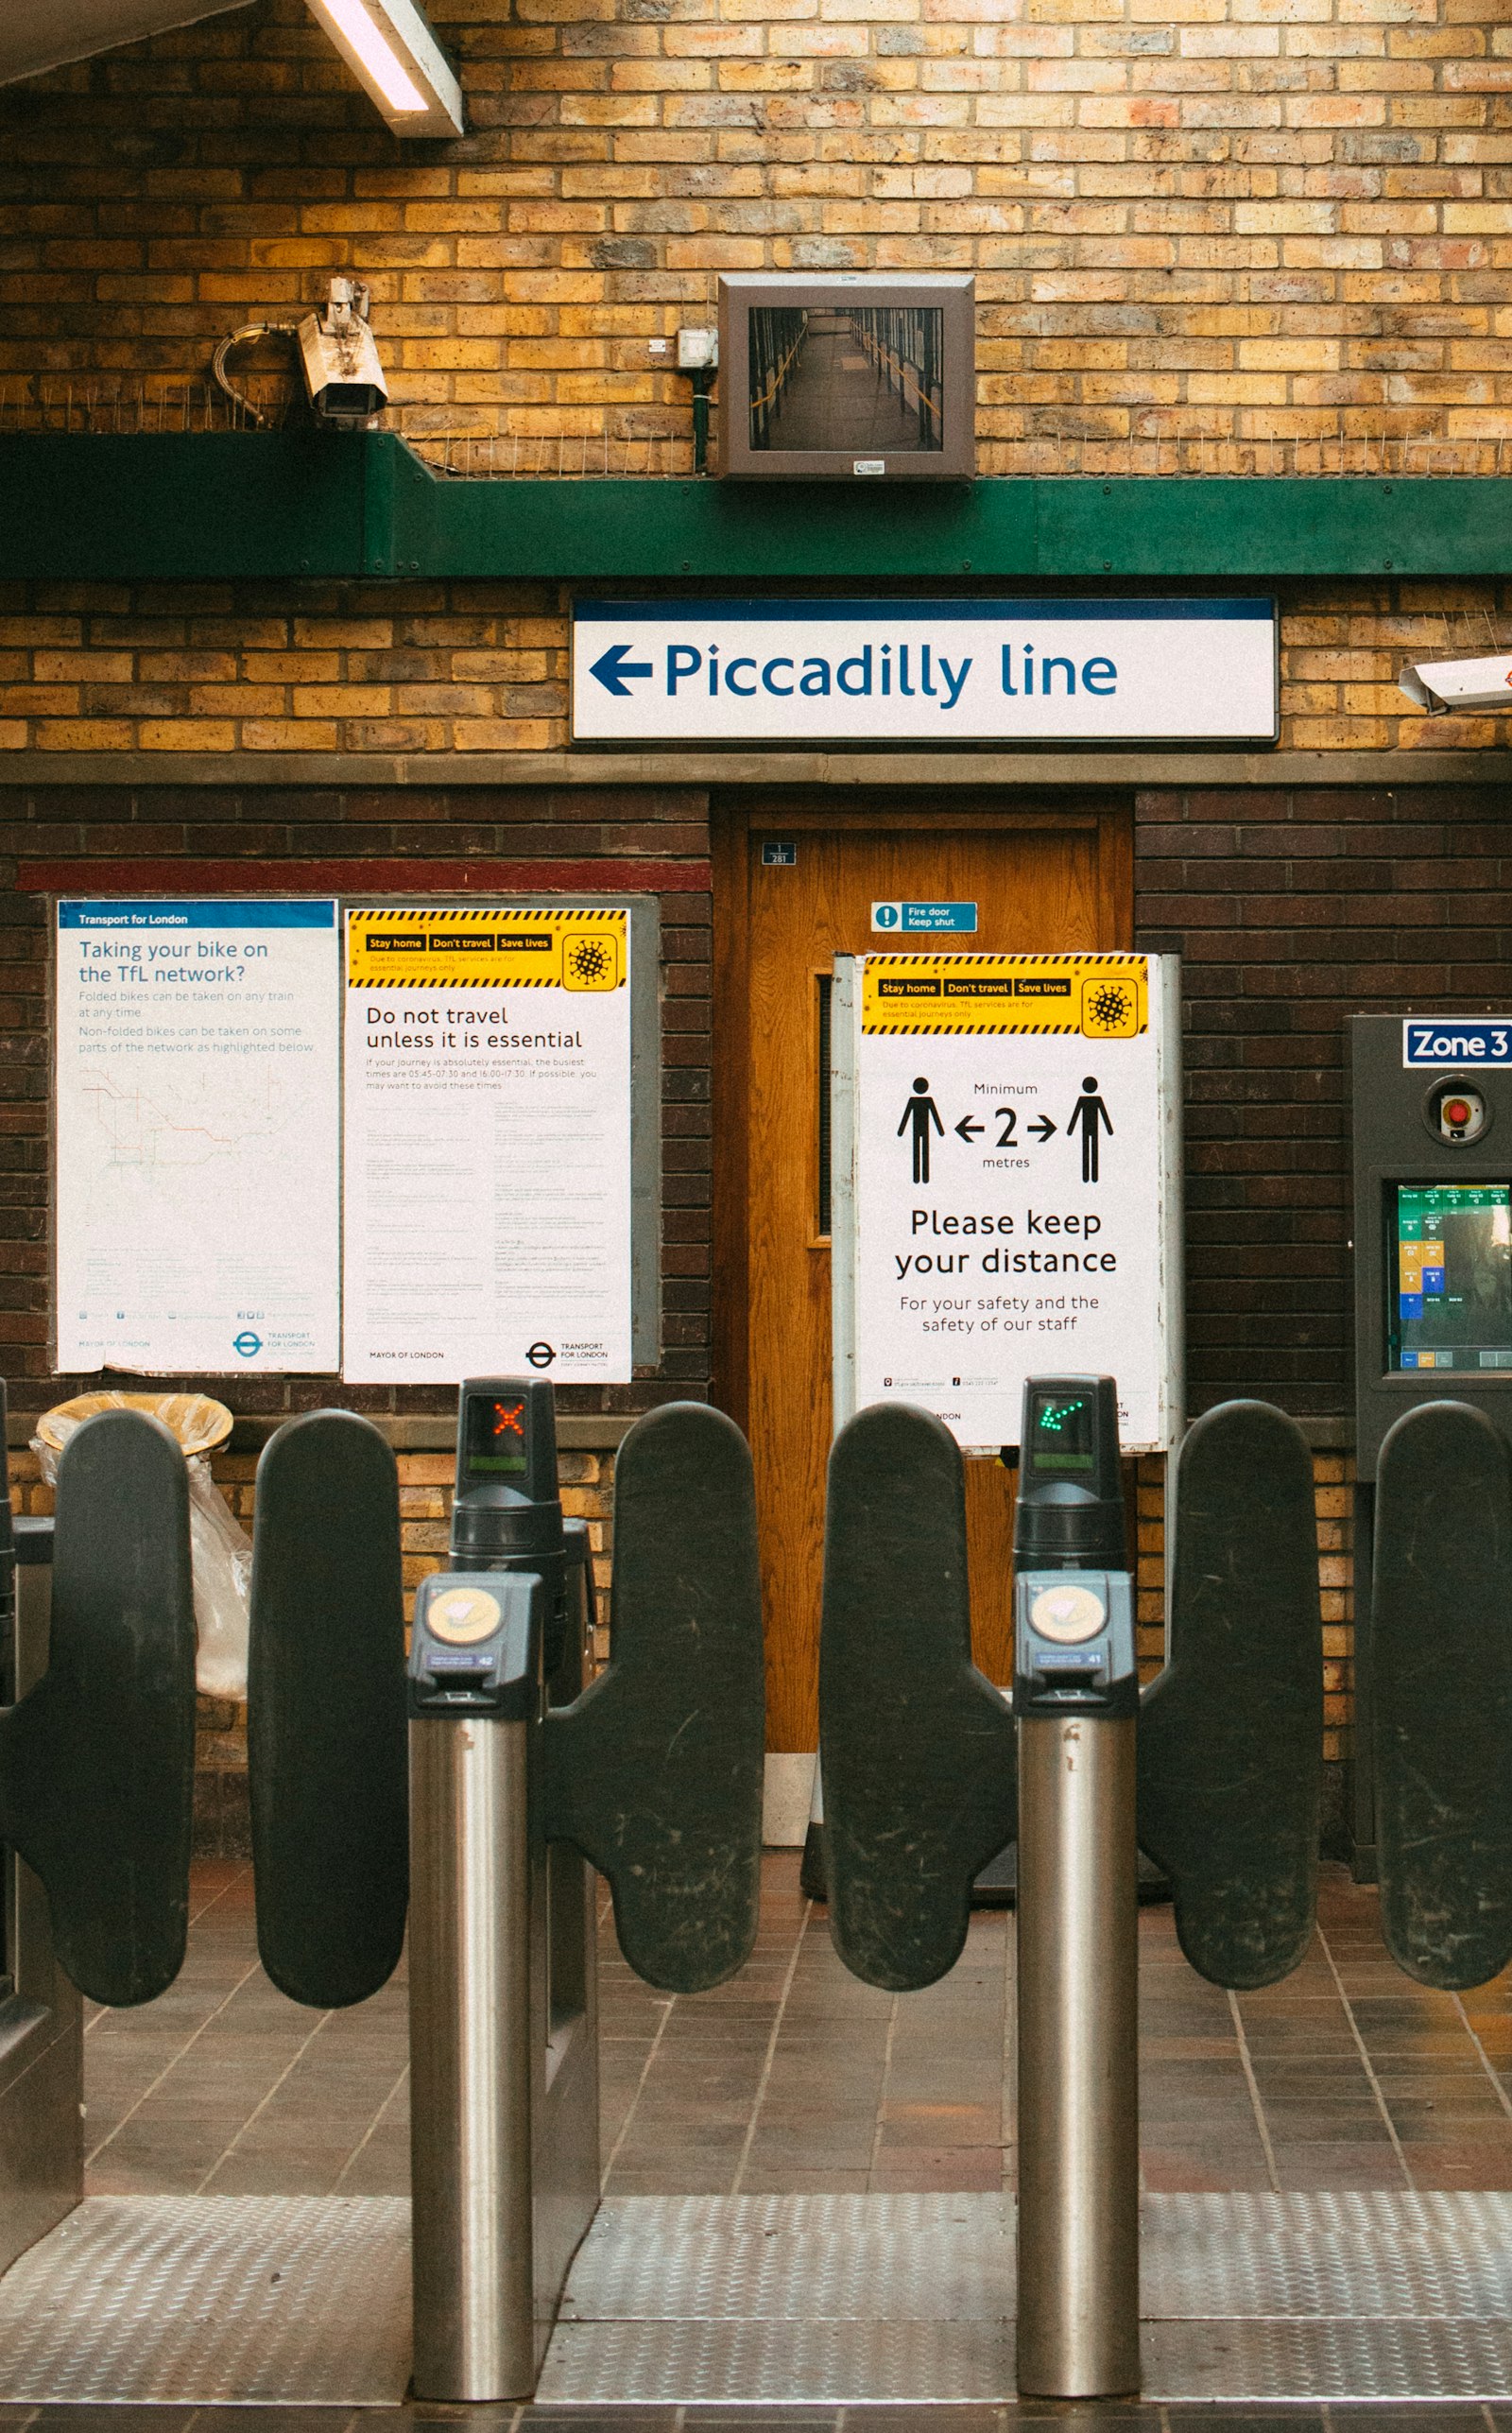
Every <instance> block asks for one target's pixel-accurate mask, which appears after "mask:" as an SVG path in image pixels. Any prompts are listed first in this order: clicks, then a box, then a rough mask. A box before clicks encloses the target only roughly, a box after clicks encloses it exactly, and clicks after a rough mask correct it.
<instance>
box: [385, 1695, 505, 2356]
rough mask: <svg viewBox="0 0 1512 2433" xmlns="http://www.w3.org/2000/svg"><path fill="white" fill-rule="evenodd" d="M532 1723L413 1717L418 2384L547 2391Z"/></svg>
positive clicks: (411, 1966)
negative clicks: (538, 2317)
mask: <svg viewBox="0 0 1512 2433" xmlns="http://www.w3.org/2000/svg"><path fill="white" fill-rule="evenodd" d="M531 1729H532V1727H531V1726H530V1724H528V1723H526V1722H524V1721H512V1722H507V1721H502V1720H500V1719H497V1718H496V1717H492V1716H485V1715H467V1716H460V1717H456V1718H455V1720H454V1719H452V1718H450V1717H448V1718H445V1719H443V1718H441V1717H429V1716H426V1717H414V1718H412V1720H411V1723H410V1744H409V1745H410V1928H409V2001H410V2067H411V2087H410V2158H411V2173H412V2183H411V2184H412V2191H413V2205H414V2228H413V2237H414V2256H415V2270H414V2283H415V2389H416V2390H417V2392H418V2393H419V2394H420V2395H421V2397H423V2398H426V2399H445V2400H489V2399H511V2398H522V2397H526V2396H528V2394H529V2393H530V2392H531V2391H532V2390H534V2388H535V2372H536V2354H535V2298H534V2273H533V2269H532V2252H531V2248H532V2241H531V2170H530V2160H531V2155H530V2079H531V2059H532V2055H531V2024H532V2023H531V2001H530V1940H531V1939H530V1906H531V1905H530V1884H531V1866H530V1837H529V1799H528V1788H529V1786H528V1774H527V1768H528V1744H529V1739H530V1734H531Z"/></svg>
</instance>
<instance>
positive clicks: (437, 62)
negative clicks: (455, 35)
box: [310, 0, 463, 135]
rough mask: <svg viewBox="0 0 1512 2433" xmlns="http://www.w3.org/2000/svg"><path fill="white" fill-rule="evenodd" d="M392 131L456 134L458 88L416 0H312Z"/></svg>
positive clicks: (458, 129)
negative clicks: (417, 6) (415, 3)
mask: <svg viewBox="0 0 1512 2433" xmlns="http://www.w3.org/2000/svg"><path fill="white" fill-rule="evenodd" d="M310 7H311V9H312V10H313V11H314V13H315V15H316V16H317V17H318V19H319V20H320V23H321V25H322V26H324V27H325V29H326V32H327V33H328V34H329V35H330V37H331V40H332V41H333V42H334V43H335V46H336V48H337V50H338V51H339V52H340V53H341V56H342V58H343V59H344V60H346V63H347V65H348V67H349V68H350V69H351V70H352V75H353V76H354V77H355V78H356V79H357V81H358V83H359V84H360V85H362V86H363V87H364V89H365V90H366V91H367V92H368V93H369V94H370V95H372V98H373V100H374V101H375V102H376V103H377V105H378V108H379V110H380V112H382V114H383V116H384V117H385V118H386V119H387V122H388V124H389V126H390V127H391V128H392V129H393V130H394V133H395V134H396V135H460V134H461V132H462V129H463V116H462V88H461V86H460V85H459V84H458V83H457V80H456V78H455V76H454V75H453V74H452V71H451V69H450V68H449V67H448V66H447V63H446V60H445V59H444V58H443V57H442V54H441V50H440V46H439V44H438V42H437V40H436V37H435V35H434V34H433V33H432V32H431V29H430V27H429V26H428V25H427V24H426V23H425V20H424V18H423V17H422V16H421V12H420V10H419V9H417V8H416V6H415V5H414V0H310Z"/></svg>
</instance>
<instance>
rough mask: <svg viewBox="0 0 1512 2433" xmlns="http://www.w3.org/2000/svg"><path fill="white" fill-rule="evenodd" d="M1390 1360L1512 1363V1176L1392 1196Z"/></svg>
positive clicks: (1420, 1364) (1393, 1365) (1474, 1366)
mask: <svg viewBox="0 0 1512 2433" xmlns="http://www.w3.org/2000/svg"><path fill="white" fill-rule="evenodd" d="M1386 1205H1387V1227H1386V1231H1387V1240H1386V1306H1387V1323H1386V1345H1387V1351H1386V1366H1387V1368H1388V1370H1391V1371H1399V1372H1400V1371H1407V1372H1416V1371H1418V1370H1424V1369H1432V1370H1434V1371H1435V1372H1436V1371H1438V1370H1441V1369H1443V1370H1450V1371H1454V1370H1458V1371H1461V1372H1464V1373H1466V1374H1467V1375H1469V1374H1475V1373H1481V1372H1485V1371H1486V1370H1495V1369H1512V1182H1427V1183H1418V1182H1399V1183H1398V1184H1396V1185H1395V1187H1394V1188H1393V1189H1391V1190H1388V1192H1387V1195H1386Z"/></svg>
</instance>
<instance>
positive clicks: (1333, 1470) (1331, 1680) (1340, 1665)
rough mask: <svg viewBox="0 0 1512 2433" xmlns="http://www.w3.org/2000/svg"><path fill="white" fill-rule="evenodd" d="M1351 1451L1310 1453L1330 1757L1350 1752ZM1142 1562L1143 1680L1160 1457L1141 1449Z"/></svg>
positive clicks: (1158, 1528) (1156, 1592)
mask: <svg viewBox="0 0 1512 2433" xmlns="http://www.w3.org/2000/svg"><path fill="white" fill-rule="evenodd" d="M1353 1487H1354V1457H1353V1456H1352V1454H1343V1453H1314V1456H1313V1493H1314V1511H1315V1513H1316V1517H1317V1574H1318V1590H1319V1597H1320V1602H1321V1606H1322V1616H1323V1755H1324V1760H1325V1762H1326V1763H1329V1764H1332V1763H1334V1762H1336V1761H1337V1760H1338V1759H1340V1758H1342V1757H1345V1756H1347V1755H1348V1754H1349V1727H1350V1723H1351V1721H1352V1718H1353V1712H1354V1519H1353V1514H1354V1495H1353ZM1136 1492H1137V1499H1138V1502H1137V1510H1138V1531H1139V1556H1138V1562H1139V1569H1138V1574H1137V1577H1136V1580H1135V1632H1136V1640H1137V1648H1138V1654H1139V1665H1140V1679H1141V1680H1142V1681H1145V1682H1148V1681H1153V1679H1154V1677H1155V1675H1156V1674H1157V1673H1158V1672H1159V1671H1160V1665H1161V1664H1162V1663H1163V1661H1164V1656H1165V1461H1164V1458H1163V1457H1162V1456H1160V1455H1159V1454H1145V1455H1143V1456H1142V1457H1141V1458H1140V1461H1139V1463H1138V1487H1137V1491H1136Z"/></svg>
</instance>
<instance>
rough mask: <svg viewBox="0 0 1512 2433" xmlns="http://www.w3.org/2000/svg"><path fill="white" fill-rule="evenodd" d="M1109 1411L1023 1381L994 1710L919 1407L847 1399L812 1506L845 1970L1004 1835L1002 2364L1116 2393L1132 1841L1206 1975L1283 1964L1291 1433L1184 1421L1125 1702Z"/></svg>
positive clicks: (910, 1979) (1292, 1766) (1133, 2134)
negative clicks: (1014, 2320) (1167, 1586)
mask: <svg viewBox="0 0 1512 2433" xmlns="http://www.w3.org/2000/svg"><path fill="white" fill-rule="evenodd" d="M1115 1411H1116V1406H1115V1403H1114V1398H1113V1389H1112V1383H1111V1380H1108V1379H1102V1380H1099V1379H1096V1378H1086V1377H1076V1378H1057V1379H1036V1380H1031V1381H1030V1383H1029V1385H1028V1386H1027V1387H1026V1389H1025V1400H1024V1422H1023V1429H1022V1467H1021V1491H1020V1503H1019V1513H1018V1522H1017V1539H1016V1571H1017V1578H1016V1586H1015V1598H1016V1610H1015V1681H1014V1694H1013V1699H1012V1700H1011V1702H1010V1701H1009V1700H1007V1699H1005V1697H1004V1696H1003V1694H1002V1693H1001V1692H1000V1691H999V1690H997V1689H995V1688H994V1687H993V1686H992V1684H991V1683H990V1682H988V1681H987V1680H986V1678H985V1677H984V1676H983V1675H982V1674H981V1673H979V1672H978V1671H977V1670H976V1668H975V1667H974V1665H972V1663H971V1613H970V1606H969V1601H968V1595H967V1555H966V1506H965V1492H964V1479H963V1473H962V1466H961V1456H960V1453H959V1450H958V1448H957V1447H956V1445H955V1443H954V1439H953V1438H952V1437H951V1436H950V1434H949V1432H948V1430H947V1429H946V1428H945V1427H943V1426H942V1425H941V1424H940V1423H939V1422H938V1421H937V1420H936V1419H934V1418H933V1417H931V1416H930V1415H929V1414H928V1413H926V1412H923V1411H919V1410H915V1409H912V1408H910V1407H908V1406H904V1405H900V1404H879V1405H877V1406H873V1407H872V1408H871V1409H869V1410H865V1411H862V1412H860V1413H859V1414H858V1415H857V1416H856V1418H855V1419H853V1420H852V1421H851V1422H850V1424H848V1425H847V1426H846V1427H845V1428H843V1429H842V1430H841V1432H840V1434H839V1436H838V1437H837V1438H836V1440H835V1443H834V1446H833V1452H832V1456H831V1462H830V1482H829V1508H828V1514H827V1520H826V1538H825V1576H824V1614H823V1629H822V1637H821V1654H820V1752H821V1763H822V1765H823V1769H824V1781H825V1811H826V1813H825V1828H824V1830H825V1862H826V1868H827V1872H828V1881H829V1884H830V1888H831V1910H830V1919H831V1931H832V1934H833V1939H834V1942H835V1945H836V1948H837V1950H838V1952H839V1955H840V1958H842V1959H843V1960H844V1962H845V1964H846V1966H847V1967H848V1968H850V1969H851V1971H852V1972H853V1973H854V1974H855V1975H856V1976H860V1977H861V1978H863V1979H864V1980H865V1981H866V1982H867V1983H868V1984H871V1985H877V1986H882V1987H885V1988H887V1989H889V1990H891V1991H903V1990H906V1989H910V1988H916V1987H921V1986H926V1985H931V1984H934V1983H935V1982H936V1980H937V1979H938V1978H940V1977H941V1976H944V1975H945V1974H946V1973H947V1972H948V1971H949V1970H950V1969H951V1968H952V1967H953V1966H954V1962H955V1961H956V1959H957V1958H959V1957H960V1954H961V1951H962V1949H963V1947H964V1945H965V1941H966V1933H967V1926H968V1923H969V1917H970V1908H971V1885H972V1882H973V1880H974V1878H975V1876H976V1874H977V1872H979V1870H980V1869H981V1868H982V1867H983V1866H984V1865H985V1864H986V1862H987V1861H988V1859H989V1858H990V1857H992V1856H993V1855H994V1854H995V1853H996V1852H997V1851H999V1850H1000V1849H1002V1848H1003V1846H1004V1845H1005V1843H1006V1842H1008V1841H1010V1840H1013V1839H1014V1838H1017V1840H1018V1843H1019V1883H1020V1893H1019V1904H1020V1906H1019V1939H1020V1941H1019V1955H1020V1965H1019V1972H1018V2000H1019V2034H1018V2039H1017V2043H1018V2052H1019V2137H1020V2218H1019V2248H1018V2254H1019V2266H1018V2270H1019V2301H1018V2326H1019V2334H1018V2380H1019V2386H1020V2388H1021V2390H1024V2391H1025V2392H1028V2393H1034V2394H1037V2395H1046V2396H1054V2397H1061V2398H1087V2397H1096V2396H1102V2395H1113V2394H1117V2393H1122V2392H1126V2391H1130V2390H1135V2389H1137V2388H1138V2384H1139V2271H1138V2113H1137V2073H1136V2070H1135V2066H1134V2063H1135V2056H1136V2051H1137V2042H1136V2038H1137V1978H1136V1974H1135V1958H1136V1950H1135V1925H1136V1915H1137V1907H1136V1904H1137V1893H1136V1864H1137V1861H1136V1839H1137V1841H1138V1844H1139V1845H1140V1846H1143V1848H1144V1849H1145V1850H1146V1851H1147V1852H1148V1854H1149V1855H1150V1856H1151V1857H1152V1858H1153V1859H1155V1860H1156V1862H1157V1863H1158V1864H1159V1865H1160V1867H1161V1868H1162V1869H1163V1871H1164V1872H1165V1873H1166V1874H1167V1875H1168V1876H1169V1878H1170V1880H1171V1883H1172V1888H1173V1896H1174V1902H1175V1914H1176V1924H1177V1936H1178V1939H1179V1941H1180V1944H1181V1948H1182V1950H1183V1952H1184V1953H1185V1955H1186V1957H1187V1958H1188V1959H1189V1960H1190V1961H1191V1962H1192V1964H1193V1966H1194V1968H1196V1969H1197V1970H1198V1972H1199V1973H1200V1974H1201V1975H1202V1976H1205V1977H1207V1978H1208V1979H1209V1981H1210V1982H1211V1983H1213V1984H1216V1985H1222V1986H1227V1987H1233V1988H1236V1989H1247V1988H1252V1987H1258V1986H1263V1985H1268V1984H1272V1983H1274V1982H1275V1981H1276V1980H1277V1979H1278V1978H1280V1977H1282V1976H1286V1975H1287V1973H1288V1972H1289V1971H1290V1970H1291V1969H1293V1968H1295V1967H1296V1965H1297V1961H1298V1960H1299V1959H1300V1958H1301V1957H1302V1953H1303V1951H1304V1949H1305V1947H1306V1943H1307V1941H1308V1937H1309V1935H1310V1932H1311V1928H1312V1921H1313V1915H1314V1907H1315V1897H1316V1872H1317V1835H1318V1813H1319V1803H1320V1792H1321V1725H1322V1663H1321V1653H1322V1640H1321V1625H1320V1620H1319V1608H1318V1585H1317V1554H1316V1534H1315V1527H1314V1516H1313V1473H1312V1461H1311V1458H1310V1456H1309V1454H1308V1450H1307V1447H1306V1444H1305V1443H1304V1441H1303V1440H1302V1437H1301V1434H1300V1431H1299V1430H1298V1429H1297V1426H1296V1425H1295V1424H1294V1423H1293V1422H1292V1421H1290V1420H1288V1419H1286V1418H1285V1417H1284V1416H1283V1415H1282V1414H1281V1413H1280V1412H1279V1411H1275V1410H1272V1409H1270V1408H1269V1407H1268V1406H1265V1405H1264V1404H1261V1403H1249V1402H1242V1403H1230V1404H1228V1405H1226V1406H1223V1407H1222V1408H1220V1409H1218V1410H1215V1411H1212V1412H1211V1413H1209V1414H1208V1416H1207V1417H1206V1418H1204V1419H1201V1420H1199V1421H1198V1422H1197V1423H1196V1424H1195V1425H1194V1427H1193V1428H1192V1429H1191V1431H1190V1432H1189V1434H1188V1436H1187V1438H1186V1441H1185V1442H1184V1444H1183V1446H1182V1449H1181V1454H1180V1458H1179V1460H1178V1464H1177V1483H1176V1498H1175V1531H1176V1546H1175V1564H1174V1574H1173V1588H1172V1599H1171V1612H1170V1615H1169V1622H1168V1640H1167V1661H1166V1665H1165V1668H1164V1670H1163V1671H1162V1673H1161V1674H1160V1678H1159V1680H1158V1681H1156V1682H1154V1683H1152V1684H1151V1686H1150V1688H1149V1689H1148V1690H1146V1691H1145V1692H1144V1694H1143V1698H1139V1697H1138V1696H1137V1692H1136V1675H1135V1668H1134V1647H1133V1631H1132V1618H1131V1599H1130V1589H1131V1582H1130V1580H1129V1578H1128V1573H1127V1569H1126V1558H1125V1555H1124V1551H1123V1515H1122V1508H1121V1502H1120V1498H1119V1489H1118V1468H1117V1458H1118V1448H1117V1439H1116V1418H1115ZM1068 1446H1069V1449H1070V1451H1071V1453H1072V1454H1073V1455H1074V1460H1073V1461H1071V1462H1068V1460H1067V1449H1068ZM1136 1715H1137V1717H1138V1721H1137V1724H1136Z"/></svg>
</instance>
